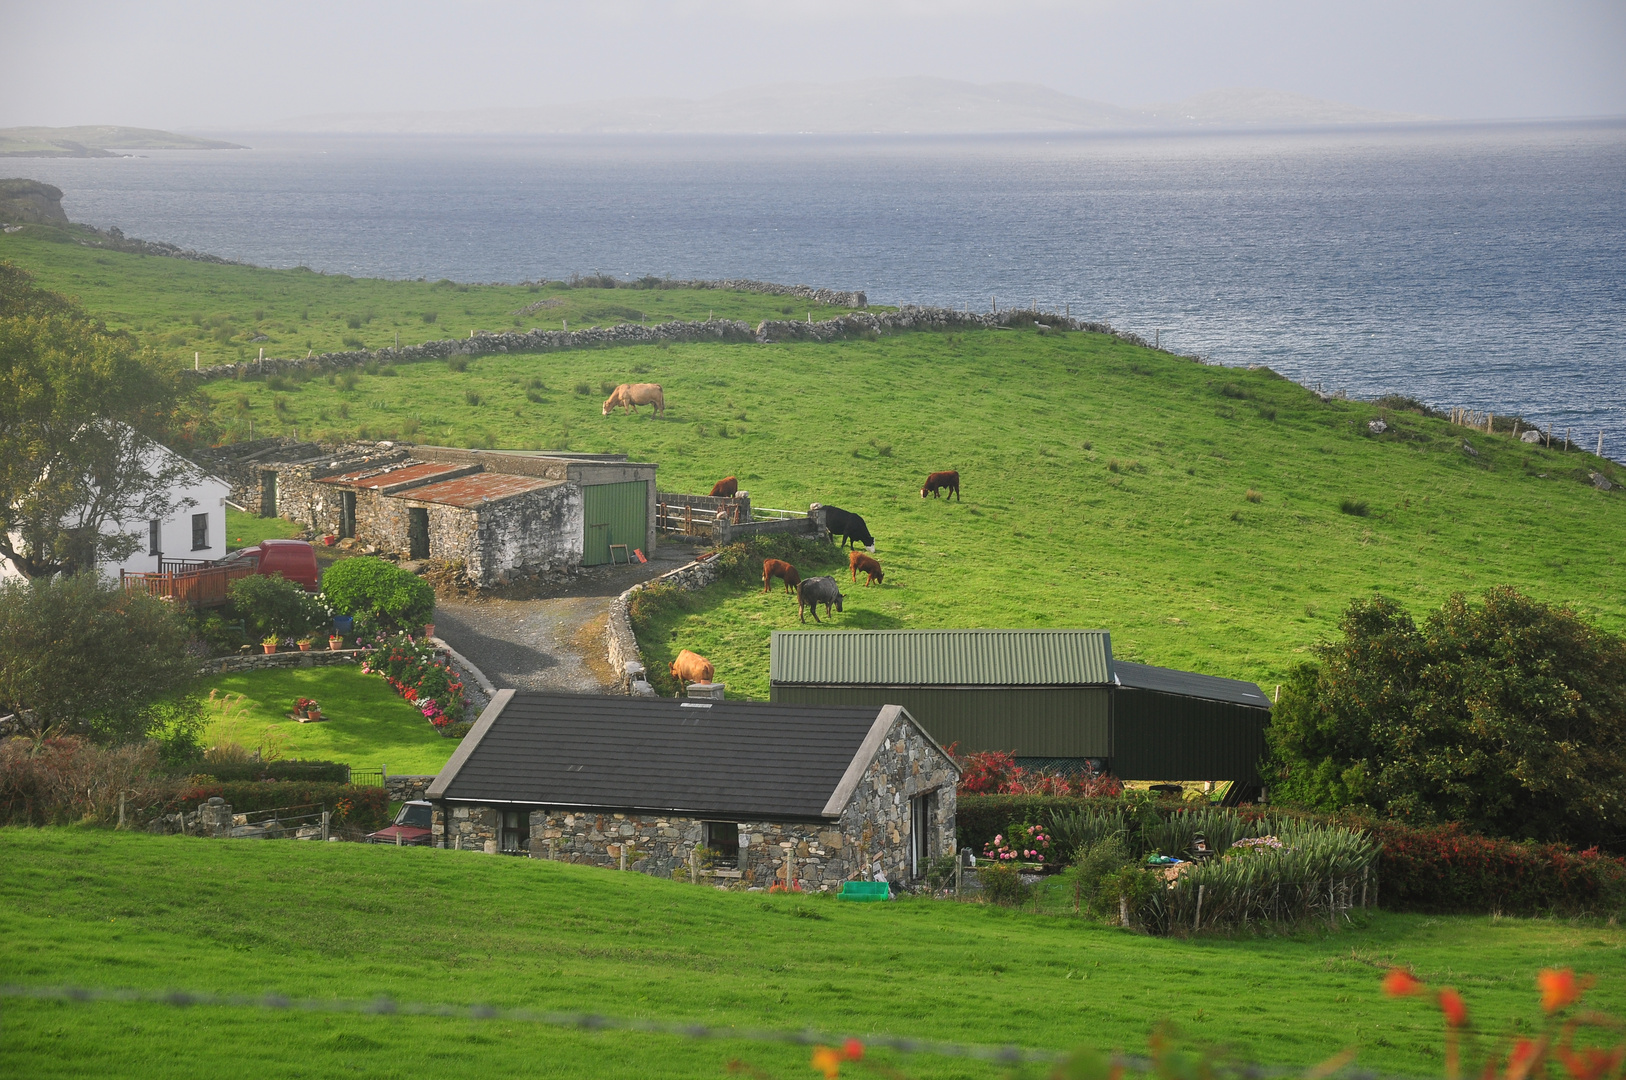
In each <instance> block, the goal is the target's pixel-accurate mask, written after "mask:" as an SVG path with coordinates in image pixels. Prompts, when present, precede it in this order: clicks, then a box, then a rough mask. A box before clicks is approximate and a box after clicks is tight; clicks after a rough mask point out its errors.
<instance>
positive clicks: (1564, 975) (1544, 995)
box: [1536, 968, 1592, 1013]
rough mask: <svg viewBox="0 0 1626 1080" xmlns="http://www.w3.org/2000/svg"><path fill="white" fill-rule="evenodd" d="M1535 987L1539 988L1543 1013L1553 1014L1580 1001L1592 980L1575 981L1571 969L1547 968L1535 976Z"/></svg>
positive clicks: (1573, 972)
mask: <svg viewBox="0 0 1626 1080" xmlns="http://www.w3.org/2000/svg"><path fill="white" fill-rule="evenodd" d="M1536 985H1537V986H1539V987H1541V1007H1542V1009H1543V1011H1545V1012H1549V1013H1554V1012H1557V1011H1558V1010H1559V1009H1564V1008H1568V1007H1569V1006H1571V1005H1574V1004H1575V1003H1576V1002H1577V1001H1580V1000H1581V995H1582V994H1584V993H1586V992H1587V988H1588V987H1590V986H1591V985H1592V979H1591V978H1586V979H1577V978H1576V977H1575V971H1574V970H1573V969H1571V968H1548V969H1546V970H1545V971H1543V972H1542V973H1541V974H1540V975H1537V976H1536Z"/></svg>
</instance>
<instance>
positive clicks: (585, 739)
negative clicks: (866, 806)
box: [436, 693, 882, 820]
mask: <svg viewBox="0 0 1626 1080" xmlns="http://www.w3.org/2000/svg"><path fill="white" fill-rule="evenodd" d="M881 711H882V710H881V707H880V706H868V707H863V708H829V707H820V706H809V705H800V706H798V705H765V704H761V703H758V702H732V701H730V702H721V701H720V702H704V703H702V702H696V701H678V700H674V699H672V698H634V697H624V696H597V695H595V696H587V695H582V696H574V695H566V694H532V693H519V694H514V695H513V697H512V699H511V700H509V702H508V703H507V704H506V705H505V706H503V708H502V711H501V713H500V714H499V715H498V716H497V717H496V719H495V720H494V721H492V723H491V725H490V727H489V728H488V729H487V730H486V731H485V732H484V734H482V735H480V737H479V741H478V743H477V744H476V745H475V746H474V747H473V748H472V750H471V751H470V752H469V753H468V754H467V755H466V756H465V757H464V759H463V760H462V761H461V762H458V759H457V757H454V758H453V760H452V763H448V765H447V770H446V771H443V772H442V776H443V777H445V778H446V784H445V798H448V799H455V800H468V801H474V802H478V801H483V800H491V801H496V802H517V803H532V804H538V805H543V806H564V807H586V808H598V809H605V810H620V809H630V810H649V811H661V812H668V813H671V812H679V811H682V812H687V813H691V814H695V815H697V816H707V815H717V816H720V817H725V818H728V817H734V818H740V819H744V820H751V819H755V818H768V819H774V818H786V817H789V818H821V817H823V816H824V807H825V803H826V802H827V801H829V799H830V797H831V795H832V793H834V792H835V790H836V788H837V786H838V785H839V784H840V783H841V780H842V777H843V776H844V775H845V774H846V772H847V767H848V765H849V764H850V763H851V762H852V761H853V759H854V758H855V757H856V756H857V754H858V752H859V750H860V749H861V748H862V747H863V745H864V739H865V736H867V735H868V734H869V732H870V729H871V727H873V726H874V725H875V722H876V720H877V718H878V717H879V716H880V714H881ZM453 764H456V767H455V769H454V768H453ZM446 772H451V774H452V775H450V776H447V775H446ZM436 783H437V785H438V784H439V781H438V780H437V781H436Z"/></svg>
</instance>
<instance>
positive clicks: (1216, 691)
mask: <svg viewBox="0 0 1626 1080" xmlns="http://www.w3.org/2000/svg"><path fill="white" fill-rule="evenodd" d="M1112 670H1113V671H1114V672H1115V673H1116V674H1117V676H1118V685H1119V686H1126V687H1128V688H1130V689H1131V690H1157V691H1159V692H1161V693H1165V694H1179V695H1180V696H1181V697H1191V698H1203V699H1205V700H1208V701H1229V702H1231V703H1232V704H1234V705H1251V706H1253V707H1254V708H1256V709H1268V708H1270V699H1269V698H1268V697H1266V696H1265V692H1264V691H1263V690H1261V689H1259V687H1258V685H1257V684H1255V683H1251V682H1243V681H1242V680H1240V679H1222V678H1220V677H1219V676H1218V675H1198V674H1197V673H1196V672H1194V671H1176V670H1174V669H1173V668H1162V667H1153V666H1151V665H1150V664H1132V663H1130V662H1129V661H1127V660H1119V661H1116V662H1115V663H1114V664H1113V665H1112Z"/></svg>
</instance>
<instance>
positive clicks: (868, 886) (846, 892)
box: [837, 881, 891, 904]
mask: <svg viewBox="0 0 1626 1080" xmlns="http://www.w3.org/2000/svg"><path fill="white" fill-rule="evenodd" d="M890 893H891V888H890V886H888V885H887V883H886V882H884V881H849V882H846V883H845V884H843V885H842V886H841V892H840V893H839V894H838V896H837V899H840V900H856V901H858V902H860V903H865V904H868V903H873V902H875V901H877V900H885V899H886V898H887V897H888V895H890Z"/></svg>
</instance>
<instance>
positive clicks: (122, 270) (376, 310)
mask: <svg viewBox="0 0 1626 1080" xmlns="http://www.w3.org/2000/svg"><path fill="white" fill-rule="evenodd" d="M53 235H59V234H54V233H53V232H52V231H51V230H47V229H44V228H41V227H32V226H31V227H29V228H26V229H24V230H23V231H21V232H18V233H12V234H4V235H0V259H9V260H11V261H12V262H15V263H16V264H17V265H19V266H21V267H23V268H24V269H26V270H28V271H29V272H30V273H32V274H34V275H35V278H36V282H37V284H39V285H40V286H41V287H43V288H47V289H54V290H56V291H57V292H61V293H65V294H67V295H69V296H76V297H78V298H79V301H80V303H81V304H83V306H84V307H85V309H86V310H87V311H89V312H91V313H93V314H94V315H96V316H97V317H98V318H100V319H103V320H105V321H106V322H107V324H108V325H109V326H111V327H114V328H115V329H122V330H129V331H131V332H133V333H135V334H136V335H137V336H138V337H139V338H140V339H141V340H142V342H143V343H145V344H147V345H150V346H152V347H153V348H155V349H157V350H158V351H159V352H160V353H161V354H162V355H164V356H166V357H169V358H171V359H173V360H174V361H175V363H176V364H177V365H178V366H184V367H191V366H192V363H193V353H197V354H199V360H200V362H201V363H202V364H203V365H204V366H205V367H207V366H209V365H210V364H224V363H235V362H237V361H240V360H248V359H252V358H254V357H256V356H258V355H259V350H260V349H262V348H263V349H264V350H265V355H267V356H304V355H305V353H306V351H307V350H311V349H314V350H315V351H316V352H318V353H321V352H335V351H339V350H342V349H352V348H367V349H381V348H385V347H388V346H393V345H394V344H395V343H396V335H399V336H400V343H401V344H402V345H417V344H419V343H421V342H425V341H436V340H440V339H443V338H465V337H468V336H469V333H470V331H474V330H485V331H493V332H496V331H503V330H515V329H525V330H529V329H531V328H532V327H539V328H541V329H544V330H557V329H559V328H560V327H561V326H562V325H563V324H564V323H565V322H567V321H568V322H569V324H570V325H571V326H572V327H576V328H581V327H586V326H608V325H614V324H616V323H624V322H638V321H639V320H640V319H647V320H648V321H649V322H667V321H670V320H673V319H679V320H689V319H704V318H707V317H708V316H709V315H711V314H715V315H716V316H717V317H718V318H729V319H743V320H747V321H749V322H752V323H755V322H758V321H760V320H762V319H786V318H797V319H803V318H806V317H807V315H808V313H809V312H812V315H813V318H815V319H827V318H831V317H832V316H834V315H838V314H841V313H843V312H845V311H847V310H849V309H847V308H834V307H827V306H824V305H820V304H814V303H811V302H810V301H805V300H796V299H793V298H791V297H787V296H769V295H765V294H759V293H744V292H725V291H721V290H714V289H698V290H695V289H566V288H558V287H546V286H521V285H463V284H454V283H452V282H449V281H443V282H427V281H389V280H383V279H377V278H352V277H349V276H346V275H344V274H318V273H315V272H313V271H310V270H268V269H264V268H262V267H255V266H220V265H215V264H210V263H199V262H190V261H187V260H183V259H171V258H163V257H159V256H147V255H132V254H128V253H126V252H120V251H106V250H100V249H96V248H88V247H83V246H81V245H78V244H74V243H62V242H53V240H52V239H50V237H52V236H53ZM538 304H539V305H542V306H540V307H538V308H537V309H536V310H534V311H530V312H523V313H521V314H515V313H516V312H521V311H522V309H524V308H527V307H530V306H532V305H538ZM262 336H263V337H264V339H265V340H258V339H259V338H261V337H262Z"/></svg>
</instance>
